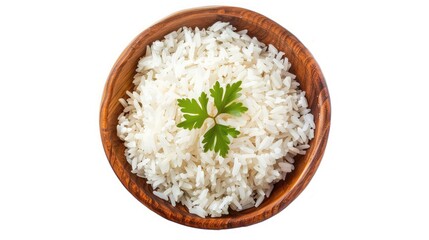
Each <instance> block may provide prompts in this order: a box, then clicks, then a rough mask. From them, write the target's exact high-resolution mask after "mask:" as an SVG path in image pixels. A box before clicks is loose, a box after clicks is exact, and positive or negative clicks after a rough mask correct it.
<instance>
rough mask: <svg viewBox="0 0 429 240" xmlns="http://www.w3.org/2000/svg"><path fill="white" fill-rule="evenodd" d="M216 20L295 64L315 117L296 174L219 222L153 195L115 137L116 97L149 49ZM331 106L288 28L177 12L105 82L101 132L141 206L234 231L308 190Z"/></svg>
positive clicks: (141, 39)
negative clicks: (254, 204) (182, 29)
mask: <svg viewBox="0 0 429 240" xmlns="http://www.w3.org/2000/svg"><path fill="white" fill-rule="evenodd" d="M216 21H225V22H230V23H231V24H232V25H233V26H235V27H236V28H237V29H238V30H242V29H247V30H248V34H249V35H250V36H254V37H257V38H258V40H259V41H261V42H264V43H266V44H272V45H274V46H275V47H276V48H277V49H279V50H280V51H283V52H285V56H286V57H287V58H288V59H289V61H290V62H291V63H292V68H291V69H290V71H291V72H292V73H294V74H295V75H297V80H298V82H299V83H300V84H301V88H302V89H303V90H304V91H306V96H307V99H308V103H309V107H310V108H311V112H312V113H313V115H314V117H315V123H316V131H315V138H314V139H313V140H311V142H310V145H311V147H310V149H309V150H308V151H307V154H306V155H304V156H297V157H296V158H295V159H296V162H295V164H294V165H295V170H294V171H293V172H292V173H290V174H288V175H287V177H286V180H285V181H281V182H279V183H277V184H276V185H275V188H274V190H273V192H272V195H271V196H270V197H269V198H268V199H266V200H264V202H263V203H262V204H261V205H260V206H259V207H258V208H251V209H248V210H245V211H242V212H234V211H231V212H230V214H229V215H227V216H223V217H220V218H205V219H202V218H199V217H198V216H195V215H192V214H190V213H189V212H188V210H187V209H186V208H185V207H183V206H182V205H181V204H178V205H177V206H176V207H173V206H171V204H170V203H169V202H166V201H164V200H161V199H159V198H157V197H156V196H154V195H153V193H152V188H151V187H150V186H149V185H147V184H146V183H145V180H144V179H142V178H139V177H137V176H136V175H134V174H132V173H131V167H130V165H129V164H128V163H127V162H126V160H125V156H124V151H125V147H124V145H123V142H122V141H121V140H120V139H119V138H118V137H117V135H116V125H117V122H118V121H117V117H118V115H119V114H120V113H121V112H122V110H123V107H122V106H121V105H120V104H119V102H118V99H119V98H121V97H123V98H126V93H125V92H126V91H127V90H130V91H131V90H132V89H133V87H134V85H133V84H132V80H133V76H134V74H135V69H136V66H137V62H138V60H139V59H140V58H141V56H143V55H144V54H145V51H146V46H147V45H148V44H151V43H152V42H153V41H155V40H161V39H162V38H163V36H164V35H166V34H168V33H170V32H171V31H174V30H177V29H178V28H180V27H183V26H187V27H198V28H206V27H208V26H210V25H211V24H213V23H214V22H216ZM329 117H330V103H329V95H328V91H327V88H326V84H325V81H324V78H323V75H322V73H321V71H320V69H319V67H318V65H317V63H316V61H315V60H314V59H313V57H312V56H311V54H310V53H309V52H308V50H307V49H306V48H305V47H304V46H303V45H302V44H301V43H300V42H299V41H298V39H296V38H295V37H294V36H293V35H292V34H291V33H289V32H288V31H287V30H285V29H284V28H282V27H281V26H279V25H278V24H276V23H275V22H273V21H272V20H270V19H268V18H266V17H264V16H262V15H260V14H257V13H255V12H252V11H249V10H245V9H241V8H234V7H208V8H200V9H191V10H186V11H182V12H179V13H176V14H174V15H171V16H170V17H167V18H166V19H164V20H161V21H160V22H158V23H157V24H155V25H153V26H152V27H150V28H148V29H147V30H145V31H144V32H142V33H141V34H140V35H138V36H137V37H136V38H135V39H134V40H133V41H132V42H131V44H130V45H129V46H128V47H127V48H126V49H125V51H124V52H123V53H122V54H121V56H120V57H119V59H118V61H117V62H116V64H115V65H114V67H113V69H112V72H111V74H110V76H109V78H108V81H107V83H106V87H105V92H104V96H103V101H102V107H101V114H100V130H101V135H102V141H103V145H104V148H105V151H106V155H107V157H108V159H109V162H110V164H111V166H112V168H113V170H114V172H115V173H116V175H117V176H118V178H119V179H120V180H121V182H122V183H123V184H124V186H125V187H126V188H127V189H128V190H129V191H130V192H131V193H132V194H133V195H134V196H135V197H136V198H137V199H138V200H139V201H141V202H142V203H143V204H145V205H146V206H147V207H149V208H150V209H152V210H153V211H155V212H156V213H158V214H159V215H161V216H163V217H165V218H167V219H169V220H172V221H175V222H179V223H182V224H185V225H188V226H192V227H199V228H211V229H219V228H230V227H239V226H244V225H249V224H253V223H256V222H259V221H262V220H265V219H266V218H269V217H271V216H272V215H274V214H276V213H278V212H279V211H280V210H282V209H283V208H285V207H286V206H287V205H288V204H289V203H290V202H292V201H293V200H294V199H295V198H296V197H297V196H298V195H299V193H300V192H301V191H302V190H303V189H304V188H305V186H306V185H307V184H308V182H309V181H310V179H311V177H312V176H313V174H314V172H315V170H316V169H317V166H318V165H319V163H320V160H321V157H322V155H323V151H324V148H325V145H326V140H327V136H328V132H329Z"/></svg>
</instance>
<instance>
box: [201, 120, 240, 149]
mask: <svg viewBox="0 0 429 240" xmlns="http://www.w3.org/2000/svg"><path fill="white" fill-rule="evenodd" d="M239 134H240V132H239V131H237V130H235V128H233V127H230V126H225V125H222V124H215V125H214V126H213V127H212V128H210V130H208V131H207V132H206V134H204V138H203V144H204V146H203V147H204V152H207V151H208V150H214V151H215V152H219V155H221V156H222V157H226V154H227V153H228V151H229V144H230V140H229V138H228V135H230V136H231V137H233V138H236V137H237V136H238V135H239Z"/></svg>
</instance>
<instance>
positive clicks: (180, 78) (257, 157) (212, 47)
mask: <svg viewBox="0 0 429 240" xmlns="http://www.w3.org/2000/svg"><path fill="white" fill-rule="evenodd" d="M235 30H236V29H235V28H234V27H233V26H231V25H230V24H229V23H226V22H216V23H215V24H213V25H212V26H211V27H209V28H208V29H198V28H195V29H190V28H187V27H184V28H181V29H179V30H177V31H175V32H172V33H170V34H168V35H166V36H165V37H164V39H163V40H162V41H155V42H154V43H153V44H152V45H151V46H148V47H147V50H146V56H144V57H143V58H141V59H140V61H139V63H138V67H137V74H136V75H135V78H134V81H133V83H134V84H135V89H134V91H133V92H127V94H128V96H129V98H128V99H126V100H125V99H120V102H121V104H122V105H123V106H124V111H123V112H122V113H121V114H120V116H119V118H118V120H119V124H118V126H117V132H118V136H119V137H120V139H122V140H123V141H124V142H125V146H126V152H125V155H126V158H127V161H128V162H129V163H130V164H131V166H132V172H133V173H135V174H137V175H138V176H140V177H143V178H146V179H147V183H149V184H151V185H152V188H153V189H154V194H155V195H156V196H158V197H160V198H162V199H165V200H166V201H170V202H171V204H172V205H173V206H175V205H176V204H177V203H182V204H184V205H185V206H186V207H187V208H188V209H189V212H191V213H193V214H197V215H198V216H200V217H206V216H208V215H210V216H211V217H219V216H221V215H222V214H228V211H229V209H233V210H236V211H240V210H244V209H247V208H251V207H258V206H259V205H260V204H261V203H262V201H263V200H264V199H265V198H267V197H269V196H270V193H271V191H272V189H273V185H274V183H276V182H278V181H280V180H282V179H285V177H286V175H287V173H289V172H291V171H292V170H293V169H294V166H293V163H294V159H293V157H294V156H295V155H297V154H305V150H306V149H307V148H309V145H308V141H309V140H310V139H312V138H313V136H314V128H315V124H314V121H313V115H312V114H311V113H310V109H309V108H308V105H307V100H306V98H305V92H303V91H301V90H300V89H299V88H298V86H299V83H298V82H297V81H295V80H294V79H295V76H294V75H293V74H292V73H289V72H288V69H289V68H290V66H291V65H290V63H289V62H288V60H287V58H284V57H283V55H284V53H283V52H279V51H278V50H277V49H276V48H275V47H274V46H272V45H268V46H266V45H265V44H264V43H261V42H259V41H258V40H257V39H256V38H252V37H250V36H248V35H247V31H246V30H243V31H239V32H236V31H235ZM239 80H241V81H243V83H242V88H243V89H242V91H241V93H242V95H241V97H240V98H239V99H238V101H240V102H242V103H243V104H244V105H245V106H246V107H247V108H248V111H247V112H246V113H245V114H243V115H242V116H240V117H235V116H234V117H232V116H229V115H225V116H223V115H221V116H223V117H222V118H220V117H219V118H218V119H217V120H218V123H221V124H226V125H230V126H232V127H235V128H236V129H237V130H239V131H240V132H241V134H240V135H239V136H238V137H237V138H234V139H232V142H231V145H230V151H229V153H228V155H227V157H226V158H222V157H221V156H219V155H218V154H217V153H214V152H213V151H209V152H204V151H203V146H202V143H201V142H202V137H203V135H204V133H205V132H206V131H207V130H208V129H209V128H210V127H211V126H210V124H212V121H206V122H205V123H204V125H203V127H202V128H201V129H194V130H185V129H183V128H178V127H177V126H176V125H177V124H178V123H179V122H181V121H182V117H183V114H182V112H181V111H180V108H179V107H178V105H177V99H179V98H185V97H186V98H197V97H198V96H199V95H200V94H201V92H203V91H204V92H206V93H209V89H210V88H211V87H212V85H213V84H214V83H215V82H216V81H219V82H220V83H221V86H222V87H225V86H226V84H228V83H234V82H237V81H239ZM212 101H213V99H210V101H209V111H210V112H211V114H213V111H215V110H214V107H213V102H212Z"/></svg>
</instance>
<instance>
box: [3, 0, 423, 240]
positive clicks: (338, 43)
mask: <svg viewBox="0 0 429 240" xmlns="http://www.w3.org/2000/svg"><path fill="white" fill-rule="evenodd" d="M280 2H282V5H281V6H280V5H279V3H280ZM423 2H424V1H420V3H418V2H417V1H402V2H399V1H396V2H393V1H385V2H382V1H355V2H354V3H353V2H346V1H336V2H335V1H269V0H264V1H244V0H243V1H205V0H200V1H190V0H187V1H177V0H174V1H173V0H172V1H142V0H140V1H134V2H133V1H116V2H112V1H99V2H98V1H69V2H66V1H63V2H61V1H1V2H0V36H1V37H0V63H1V65H0V69H1V70H0V73H1V78H0V107H1V108H0V109H1V116H0V126H1V130H0V139H1V145H0V148H1V150H0V153H1V155H0V160H1V166H0V239H90V238H93V239H115V238H116V239H147V238H148V236H149V234H154V233H157V234H160V235H162V236H163V238H164V237H165V238H167V237H169V238H171V239H232V238H233V237H235V238H238V239H260V238H261V237H262V238H264V239H267V234H269V236H270V238H284V239H364V238H365V239H390V238H395V239H428V238H429V233H428V231H429V230H428V225H429V207H428V203H429V194H428V193H429V187H428V184H429V174H428V167H429V157H428V155H427V152H428V151H427V149H428V148H429V147H428V146H427V144H428V143H429V141H428V134H429V130H428V124H429V118H428V106H427V104H428V103H429V99H428V95H429V94H428V87H429V84H428V81H429V61H428V58H427V56H428V54H429V47H428V43H429V24H428V23H429V14H428V11H427V10H428V9H429V8H428V7H426V6H425V5H423V4H422V3H423ZM204 5H235V6H240V7H244V8H248V9H251V10H254V11H257V12H259V13H261V14H264V15H266V16H268V17H269V18H271V19H273V20H274V21H276V22H278V23H280V24H281V25H282V26H284V27H285V28H287V29H288V30H290V31H291V32H292V33H293V34H295V35H296V36H297V37H298V38H299V39H300V40H301V41H302V42H303V43H304V44H305V45H306V46H307V47H308V48H309V49H310V51H311V52H312V53H313V55H314V56H315V58H316V60H317V61H318V62H319V64H320V66H321V68H322V70H323V72H324V75H325V77H326V81H327V83H328V87H329V91H330V95H331V101H332V127H331V133H330V137H329V142H328V146H327V148H326V152H325V156H324V158H323V161H322V163H321V165H320V167H319V170H318V171H317V173H316V175H315V176H314V178H313V180H312V182H311V183H310V184H309V186H308V187H307V188H306V189H305V191H304V192H303V193H302V194H301V195H300V196H299V197H298V198H297V199H296V200H295V201H294V202H293V203H292V204H291V205H289V206H288V207H287V208H286V209H285V210H284V211H282V212H281V213H279V214H278V215H276V216H274V217H272V218H270V219H268V220H266V221H264V222H262V223H259V224H256V225H253V226H250V227H245V228H238V229H233V230H222V231H207V230H199V229H193V228H189V227H185V226H182V225H179V224H176V223H173V222H170V221H167V220H165V219H164V218H162V217H160V216H158V215H156V214H155V213H153V212H152V211H150V210H148V209H147V208H146V207H145V206H144V205H142V204H141V203H140V202H138V201H137V200H136V199H135V198H134V197H133V196H132V195H131V194H129V193H128V191H127V190H126V189H125V188H124V187H123V186H122V184H121V183H120V182H119V180H118V179H117V178H116V176H115V175H114V173H113V171H112V169H111V167H110V165H109V164H108V162H107V160H106V157H105V154H104V151H103V148H102V145H101V140H100V136H99V125H98V118H99V106H100V100H101V94H102V91H103V87H104V83H105V80H106V78H107V76H108V74H109V71H110V69H111V67H112V65H113V63H114V62H115V61H116V59H117V57H118V56H119V54H120V53H121V52H122V50H123V49H124V48H125V47H126V45H127V44H128V43H129V42H130V41H131V40H132V39H133V38H134V37H135V36H136V35H137V34H138V33H140V32H141V31H143V30H144V29H145V28H147V27H149V26H150V25H151V24H153V23H154V22H155V21H157V20H159V19H161V18H163V17H165V16H166V15H169V14H171V13H173V12H175V11H177V10H181V9H184V8H189V7H196V6H204Z"/></svg>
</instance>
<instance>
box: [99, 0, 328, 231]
mask: <svg viewBox="0 0 429 240" xmlns="http://www.w3.org/2000/svg"><path fill="white" fill-rule="evenodd" d="M204 13H210V14H219V15H228V16H232V17H240V18H244V17H245V16H244V13H250V14H251V15H252V16H253V17H254V16H257V17H258V18H263V19H264V21H267V22H269V23H270V24H272V25H274V26H275V27H276V28H279V29H281V30H282V31H284V32H285V33H286V34H287V35H288V37H290V38H292V39H293V41H294V43H295V44H297V45H298V47H299V50H300V51H302V53H303V54H304V55H306V56H308V58H309V59H308V60H309V63H308V64H310V65H312V67H313V68H314V71H315V72H316V73H317V75H318V77H319V78H320V82H321V84H322V86H323V87H324V91H322V92H321V93H320V94H319V96H318V98H322V99H321V100H322V101H323V105H321V106H320V108H324V109H323V111H320V113H319V118H323V119H322V120H324V122H325V123H326V126H318V127H323V128H324V129H323V131H322V132H321V133H322V134H323V136H322V138H323V140H322V141H321V145H319V146H318V147H317V151H316V152H317V153H318V154H314V155H315V156H312V157H311V160H310V161H311V162H310V163H309V164H308V165H307V166H306V167H305V169H304V170H303V171H302V172H301V173H300V176H299V177H298V180H297V181H296V183H295V184H294V186H292V188H291V191H288V192H286V193H284V194H283V195H282V196H281V197H279V198H278V199H277V201H273V202H270V203H269V204H268V205H266V206H265V207H263V208H259V209H255V210H254V211H252V212H250V213H247V214H245V215H240V217H235V218H211V217H208V218H200V217H198V216H195V218H190V217H187V216H185V217H184V216H182V215H178V214H174V213H172V212H171V211H170V209H169V208H166V207H164V206H162V205H160V204H156V205H154V201H152V200H151V197H150V196H147V195H146V194H144V192H143V191H139V190H136V187H137V186H133V185H132V183H131V182H130V179H129V177H127V176H124V174H123V171H122V172H118V171H117V170H116V169H115V167H114V164H115V162H114V161H112V160H111V159H110V157H109V156H111V151H113V148H112V145H111V144H110V143H109V137H108V136H109V134H108V133H107V131H108V130H107V122H108V121H107V116H108V114H109V111H108V107H107V105H109V104H108V103H109V100H110V99H111V97H112V91H110V89H112V86H114V83H115V82H116V80H117V77H118V76H117V75H118V72H119V71H120V70H121V66H123V64H124V61H126V59H127V56H129V55H130V54H131V53H132V52H131V50H132V49H133V47H134V46H135V45H136V44H137V43H138V41H139V40H141V39H142V38H144V37H145V36H146V35H148V34H151V30H152V29H154V28H155V29H156V28H158V27H161V26H162V25H163V24H166V23H168V22H170V21H172V20H174V19H176V18H180V17H181V16H185V15H186V16H189V15H200V14H204ZM237 13H240V14H241V15H239V14H237ZM246 20H247V19H246ZM249 20H250V19H249ZM319 101H320V100H319ZM330 115H331V107H330V97H329V92H328V88H327V85H326V82H325V78H324V76H323V73H322V71H321V69H320V67H319V65H318V64H317V62H316V60H315V59H314V57H313V55H312V54H311V53H310V52H309V50H308V49H307V48H306V47H305V46H304V45H303V44H302V43H301V42H300V41H299V40H298V39H297V38H296V37H295V36H294V35H293V34H292V33H290V32H289V31H288V30H287V29H285V28H284V27H282V26H281V25H279V24H278V23H276V22H275V21H273V20H271V19H270V18H268V17H266V16H264V15H262V14H260V13H257V12H254V11H252V10H248V9H245V8H240V7H232V6H203V7H196V8H190V9H184V10H181V11H178V12H175V13H172V14H170V15H168V16H167V17H165V18H163V19H161V20H159V21H158V22H156V23H155V24H153V25H151V26H150V27H148V28H146V29H145V30H144V31H142V32H141V33H139V34H138V35H137V36H136V37H135V38H134V39H133V40H132V41H131V42H130V44H129V45H128V46H127V47H126V48H125V49H124V50H123V52H122V53H121V55H120V56H119V57H118V59H117V61H116V62H115V64H114V65H113V67H112V70H111V72H110V74H109V76H108V78H107V81H106V84H105V87H104V90H103V96H102V100H101V107H100V135H101V140H102V144H103V148H104V151H105V154H106V157H107V159H108V161H109V163H110V165H111V167H112V170H113V171H114V172H115V174H116V176H117V177H118V178H119V180H120V181H121V183H122V184H123V186H124V187H125V188H126V189H127V190H128V191H129V192H130V193H131V194H132V195H133V196H134V197H135V198H136V199H137V200H139V201H140V202H141V203H143V204H144V205H145V206H146V207H148V208H149V209H151V210H152V211H153V212H155V213H157V214H158V215H160V216H162V217H164V218H166V219H167V220H170V221H173V222H176V223H179V224H182V225H186V226H189V227H195V228H203V229H225V228H235V227H243V226H248V225H252V224H255V223H259V222H261V221H264V220H266V219H268V218H270V217H272V216H274V215H276V214H277V213H279V212H280V211H282V210H283V209H284V208H285V207H286V206H288V205H289V204H290V203H291V202H292V201H293V200H294V199H296V197H298V195H299V194H300V193H301V192H302V191H303V190H304V189H305V187H306V186H307V185H308V183H309V182H310V180H311V179H312V177H313V176H314V174H315V172H316V170H317V168H318V166H319V164H320V162H321V159H322V157H323V153H324V151H325V148H326V144H327V139H328V136H329V129H330ZM319 121H320V120H319ZM127 178H128V179H127ZM267 209H270V211H266V210H267ZM227 216H228V215H224V217H227ZM222 220H223V221H222Z"/></svg>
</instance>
